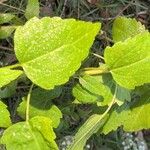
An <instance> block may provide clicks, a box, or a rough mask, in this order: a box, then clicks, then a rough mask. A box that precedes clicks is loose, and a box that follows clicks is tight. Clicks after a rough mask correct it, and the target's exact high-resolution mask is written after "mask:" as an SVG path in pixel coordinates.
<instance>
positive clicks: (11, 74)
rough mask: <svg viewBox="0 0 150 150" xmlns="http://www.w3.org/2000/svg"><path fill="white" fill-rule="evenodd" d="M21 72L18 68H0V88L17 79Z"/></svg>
mask: <svg viewBox="0 0 150 150" xmlns="http://www.w3.org/2000/svg"><path fill="white" fill-rule="evenodd" d="M21 74H22V71H20V70H11V69H5V68H0V88H1V87H3V86H5V85H7V84H9V83H10V82H11V81H13V80H15V79H17V78H18V77H19V76H20V75H21Z"/></svg>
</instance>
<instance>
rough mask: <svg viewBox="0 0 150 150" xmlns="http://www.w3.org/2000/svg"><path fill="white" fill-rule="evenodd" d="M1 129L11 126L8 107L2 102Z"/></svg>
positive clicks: (0, 111)
mask: <svg viewBox="0 0 150 150" xmlns="http://www.w3.org/2000/svg"><path fill="white" fill-rule="evenodd" d="M0 115H1V117H0V127H1V128H7V127H9V126H10V125H11V120H10V114H9V111H8V110H7V106H6V105H5V104H4V103H3V102H2V101H0Z"/></svg>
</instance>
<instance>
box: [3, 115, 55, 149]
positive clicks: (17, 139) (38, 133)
mask: <svg viewBox="0 0 150 150" xmlns="http://www.w3.org/2000/svg"><path fill="white" fill-rule="evenodd" d="M55 138H56V137H55V133H54V132H53V129H52V126H51V120H50V119H49V118H46V117H40V116H37V117H34V118H32V119H31V120H30V121H29V122H19V123H16V124H14V125H12V126H10V127H9V128H8V129H6V130H5V131H4V134H3V136H2V138H1V143H2V144H5V145H6V148H7V150H43V149H44V150H50V149H52V150H57V149H58V148H57V145H56V143H55V141H54V139H55Z"/></svg>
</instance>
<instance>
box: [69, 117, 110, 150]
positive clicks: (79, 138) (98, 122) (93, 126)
mask: <svg viewBox="0 0 150 150" xmlns="http://www.w3.org/2000/svg"><path fill="white" fill-rule="evenodd" d="M107 118H108V116H107V115H106V116H105V117H104V118H103V119H102V115H97V114H94V115H92V116H91V117H90V118H89V119H88V120H87V121H86V122H85V123H84V124H83V125H82V126H81V127H80V129H79V130H78V132H77V134H76V135H75V137H74V142H73V144H72V145H71V146H70V147H69V148H68V150H83V148H84V146H85V144H86V141H87V140H88V139H89V138H90V137H91V136H92V135H93V134H94V133H96V132H97V131H98V130H99V129H100V128H101V127H102V126H103V125H104V123H105V122H106V120H107Z"/></svg>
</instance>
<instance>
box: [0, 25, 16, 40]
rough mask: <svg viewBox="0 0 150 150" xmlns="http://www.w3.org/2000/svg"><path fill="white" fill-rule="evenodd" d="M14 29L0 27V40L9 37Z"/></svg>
mask: <svg viewBox="0 0 150 150" xmlns="http://www.w3.org/2000/svg"><path fill="white" fill-rule="evenodd" d="M15 29H16V26H0V39H5V38H7V37H9V36H10V35H11V34H12V33H13V32H14V30H15Z"/></svg>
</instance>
